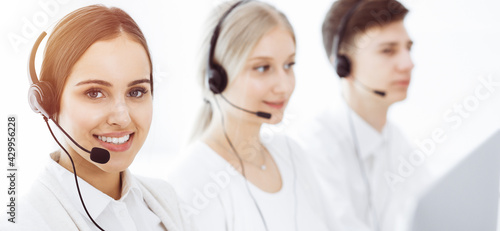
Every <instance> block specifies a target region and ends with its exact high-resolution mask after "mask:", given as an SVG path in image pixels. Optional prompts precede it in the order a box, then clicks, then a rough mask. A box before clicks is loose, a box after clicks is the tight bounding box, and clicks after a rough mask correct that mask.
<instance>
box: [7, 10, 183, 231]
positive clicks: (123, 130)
mask: <svg viewBox="0 0 500 231" xmlns="http://www.w3.org/2000/svg"><path fill="white" fill-rule="evenodd" d="M42 35H43V34H42ZM41 39H43V36H41V37H40V38H39V40H41ZM38 44H39V41H37V44H36V45H35V47H34V52H36V49H37V47H38ZM34 56H35V53H32V60H31V61H32V62H34ZM32 68H33V67H32ZM32 68H31V69H30V71H31V79H30V81H32V84H33V85H32V87H31V88H30V105H31V106H32V108H33V109H34V110H35V111H36V112H40V113H42V115H43V116H44V119H45V120H46V121H47V120H48V119H52V120H53V121H54V124H56V125H57V126H59V127H60V128H61V129H64V131H63V132H66V133H67V135H65V136H63V137H64V138H63V139H59V141H60V142H59V141H58V143H61V144H60V145H61V150H59V151H56V152H54V153H51V154H50V157H51V160H50V163H49V164H48V165H47V167H46V168H45V170H44V171H43V172H42V173H41V174H40V177H39V178H38V179H37V180H36V181H35V183H34V185H33V188H32V189H31V191H30V192H29V193H28V194H27V195H26V197H23V200H22V202H24V203H25V204H26V207H25V208H21V209H20V211H21V214H20V218H19V221H20V222H21V223H20V224H14V229H15V228H18V229H19V228H20V227H23V226H22V225H26V226H28V227H29V226H30V225H33V226H34V227H29V228H28V227H23V228H25V229H30V230H104V229H105V230H169V231H173V230H185V224H184V223H183V221H182V217H181V214H180V210H179V206H178V202H177V199H176V195H175V193H174V191H173V189H172V188H171V186H169V185H168V184H167V183H166V182H162V181H158V180H153V179H147V178H139V177H135V176H134V175H132V174H131V173H130V172H129V171H128V170H127V168H128V167H129V166H130V164H131V163H132V161H133V160H134V158H135V156H136V154H137V153H138V152H139V150H140V149H141V146H142V145H143V144H144V141H145V139H146V137H147V135H148V132H149V128H150V125H151V119H152V110H153V108H152V105H153V104H152V93H153V79H152V62H151V58H150V53H149V50H148V45H147V43H146V40H145V38H144V35H143V34H142V32H141V30H140V29H139V27H138V26H137V24H136V23H135V21H134V20H133V19H132V18H131V17H130V16H129V15H128V14H127V13H125V12H124V11H122V10H121V9H118V8H107V7H104V6H100V5H92V6H87V7H83V8H80V9H78V10H75V11H73V12H72V13H70V14H68V15H67V16H65V17H64V18H63V19H62V20H61V21H60V22H59V23H58V24H57V25H56V26H55V28H54V30H53V32H52V33H51V35H50V37H49V38H48V41H47V46H46V49H45V55H44V59H43V64H42V69H41V72H40V81H38V78H37V77H36V72H35V71H34V70H33V69H32ZM33 75H34V76H33ZM47 125H49V124H48V123H47ZM49 128H50V127H49ZM51 133H52V130H51ZM71 139H73V140H74V141H72V140H71ZM56 141H57V140H56ZM78 145H80V146H81V148H80V147H78ZM93 147H95V148H96V150H97V151H96V152H97V154H96V153H94V151H92V154H91V155H89V153H87V152H85V151H83V149H87V150H89V149H92V148H93ZM108 152H109V154H108ZM67 154H68V155H67ZM91 156H92V157H91ZM108 158H109V160H107V159H108ZM73 163H74V165H73ZM74 173H76V174H75V175H73V174H74ZM76 175H78V177H79V179H78V181H77V182H78V184H77V185H76V186H77V187H75V180H76ZM80 192H81V194H80ZM79 194H80V195H79ZM81 197H82V198H83V201H84V202H82V201H81V200H80V198H81ZM9 228H10V227H9ZM9 230H10V229H9Z"/></svg>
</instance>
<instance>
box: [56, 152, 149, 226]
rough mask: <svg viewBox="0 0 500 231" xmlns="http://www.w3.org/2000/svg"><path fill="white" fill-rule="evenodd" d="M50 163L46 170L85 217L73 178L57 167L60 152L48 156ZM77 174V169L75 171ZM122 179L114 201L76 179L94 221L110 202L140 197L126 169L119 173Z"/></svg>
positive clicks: (136, 186) (71, 174)
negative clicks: (119, 190) (119, 193)
mask: <svg viewBox="0 0 500 231" xmlns="http://www.w3.org/2000/svg"><path fill="white" fill-rule="evenodd" d="M50 157H51V159H52V160H51V161H50V163H49V166H48V170H49V171H50V172H51V173H52V174H53V175H54V176H55V177H56V178H57V180H58V181H59V183H60V184H61V185H62V186H63V189H64V191H65V193H66V196H67V197H68V198H69V200H70V201H71V203H72V204H73V206H74V207H75V208H76V209H77V210H78V211H79V212H80V213H81V214H82V215H83V216H84V217H87V213H86V212H85V210H84V208H83V205H82V203H81V201H80V197H79V195H78V191H77V189H76V185H75V177H74V175H73V173H72V172H70V171H68V170H67V169H65V168H64V167H62V166H61V165H59V163H58V162H59V158H60V151H58V152H54V153H51V154H50ZM76 172H77V174H78V169H76ZM121 178H122V197H121V198H120V199H119V200H114V199H113V198H111V197H110V196H108V195H106V194H104V193H103V192H101V191H99V190H98V189H96V188H94V186H92V185H90V184H89V183H87V182H86V181H85V180H83V179H81V178H80V177H78V184H79V186H80V192H81V194H82V198H83V201H84V202H85V206H86V207H87V210H88V211H89V213H90V215H91V216H92V217H94V219H96V218H97V217H99V216H100V215H101V213H102V212H103V211H104V210H105V209H106V207H107V206H108V205H109V204H110V203H111V202H112V201H120V202H122V201H123V200H125V199H126V198H127V197H131V196H133V197H141V198H142V193H141V190H140V188H139V185H138V183H137V180H136V179H135V178H134V177H132V174H131V173H130V171H129V170H128V169H127V170H125V171H123V172H122V173H121Z"/></svg>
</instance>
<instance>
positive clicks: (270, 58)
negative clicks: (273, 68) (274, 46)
mask: <svg viewBox="0 0 500 231" xmlns="http://www.w3.org/2000/svg"><path fill="white" fill-rule="evenodd" d="M294 56H295V53H293V54H291V55H290V56H288V58H291V57H294ZM254 59H264V60H272V59H273V58H272V57H270V56H257V57H253V58H250V59H248V60H249V61H251V60H254Z"/></svg>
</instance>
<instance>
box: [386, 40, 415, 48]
mask: <svg viewBox="0 0 500 231" xmlns="http://www.w3.org/2000/svg"><path fill="white" fill-rule="evenodd" d="M406 43H407V44H409V45H413V41H412V40H408V41H407V42H406ZM396 45H398V42H386V43H381V44H379V47H383V46H390V47H393V46H396Z"/></svg>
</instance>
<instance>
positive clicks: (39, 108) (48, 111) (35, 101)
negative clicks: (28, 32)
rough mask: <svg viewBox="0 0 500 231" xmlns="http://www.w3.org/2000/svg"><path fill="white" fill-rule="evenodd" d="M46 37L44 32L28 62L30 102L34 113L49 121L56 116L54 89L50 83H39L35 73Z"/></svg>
mask: <svg viewBox="0 0 500 231" xmlns="http://www.w3.org/2000/svg"><path fill="white" fill-rule="evenodd" d="M46 35H47V32H45V31H44V32H42V33H41V34H40V36H38V39H37V40H36V42H35V44H34V45H33V48H32V49H31V55H30V59H29V62H28V76H29V77H30V78H28V80H29V82H30V88H29V91H28V102H29V105H30V107H31V109H32V110H33V111H34V112H36V113H40V114H42V115H43V116H44V117H45V118H47V119H53V118H52V117H53V116H54V113H55V105H56V102H54V101H55V92H54V88H53V87H52V84H50V83H49V82H46V81H39V80H38V77H37V75H36V71H35V56H36V51H37V50H38V46H40V43H41V42H42V40H43V38H44V37H45V36H46Z"/></svg>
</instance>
